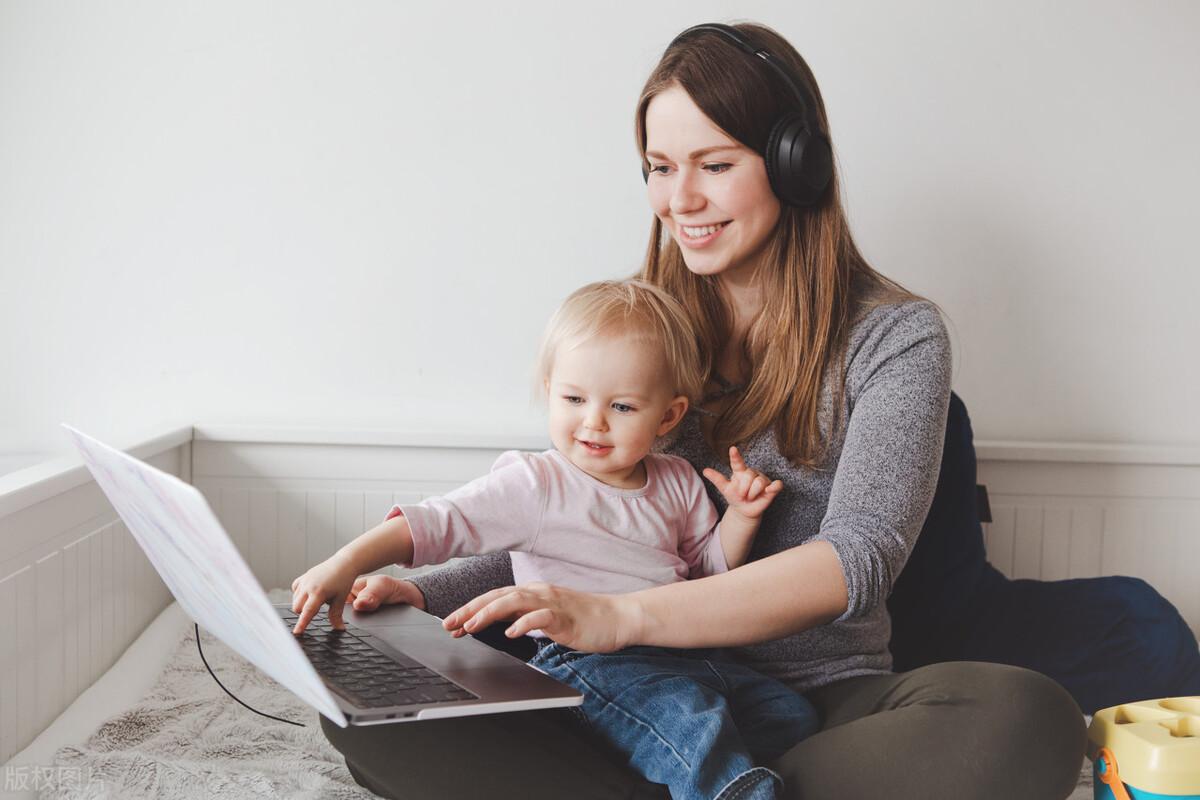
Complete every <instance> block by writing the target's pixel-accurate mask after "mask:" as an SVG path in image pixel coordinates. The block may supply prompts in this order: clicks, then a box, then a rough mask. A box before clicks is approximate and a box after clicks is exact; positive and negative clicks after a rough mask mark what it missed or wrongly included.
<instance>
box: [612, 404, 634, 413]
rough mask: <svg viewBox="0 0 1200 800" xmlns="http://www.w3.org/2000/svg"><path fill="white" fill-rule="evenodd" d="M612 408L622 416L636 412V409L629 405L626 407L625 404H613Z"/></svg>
mask: <svg viewBox="0 0 1200 800" xmlns="http://www.w3.org/2000/svg"><path fill="white" fill-rule="evenodd" d="M612 407H613V410H614V411H618V412H620V413H622V414H628V413H629V412H630V411H637V409H636V408H634V407H633V406H631V405H626V404H625V403H613V405H612Z"/></svg>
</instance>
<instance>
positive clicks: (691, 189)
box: [671, 170, 704, 214]
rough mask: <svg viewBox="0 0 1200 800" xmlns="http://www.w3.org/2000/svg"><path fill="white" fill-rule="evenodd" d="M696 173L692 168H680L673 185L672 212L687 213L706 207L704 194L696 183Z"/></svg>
mask: <svg viewBox="0 0 1200 800" xmlns="http://www.w3.org/2000/svg"><path fill="white" fill-rule="evenodd" d="M696 177H697V176H696V175H695V174H694V173H692V172H691V171H690V170H680V172H679V173H678V175H677V176H676V177H675V185H674V186H672V187H671V213H672V214H687V213H689V212H692V211H698V210H700V209H701V208H703V207H704V195H703V194H702V193H701V192H700V191H699V187H698V186H697V185H696Z"/></svg>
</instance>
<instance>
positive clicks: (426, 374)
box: [0, 0, 1200, 453]
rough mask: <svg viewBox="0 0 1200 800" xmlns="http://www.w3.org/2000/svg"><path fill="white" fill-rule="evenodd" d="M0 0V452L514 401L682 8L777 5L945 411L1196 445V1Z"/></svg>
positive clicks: (518, 423) (1053, 436) (453, 420)
mask: <svg viewBox="0 0 1200 800" xmlns="http://www.w3.org/2000/svg"><path fill="white" fill-rule="evenodd" d="M596 5H597V4H571V3H551V2H539V3H520V4H512V3H502V4H501V3H485V2H479V1H475V2H458V3H445V4H433V3H424V4H419V5H418V4H402V3H398V2H391V3H385V2H354V3H337V4H334V3H327V2H316V1H315V0H306V1H305V2H294V1H291V0H289V2H286V3H285V2H263V3H242V2H230V1H229V0H222V1H221V2H189V3H178V2H164V3H155V2H140V3H139V2H105V3H84V2H50V3H48V2H41V1H40V0H4V2H2V3H0V451H3V452H7V453H55V452H60V451H63V450H65V447H66V441H65V439H64V437H63V436H62V435H61V434H60V433H59V432H58V430H57V427H56V425H57V423H58V422H59V421H63V420H67V421H71V422H73V423H74V424H76V425H79V426H81V427H83V428H84V429H85V430H90V431H93V432H95V433H97V434H99V435H106V436H124V435H126V434H128V433H130V432H133V431H139V430H145V429H148V428H150V427H152V426H153V425H155V424H157V423H159V422H163V421H168V420H179V421H185V422H191V421H195V420H203V421H207V422H212V421H218V420H221V421H246V422H256V421H270V422H286V423H302V424H303V423H319V422H322V421H332V422H336V423H337V424H339V425H340V426H341V427H346V425H347V424H355V423H358V422H361V423H363V424H372V425H380V424H383V425H386V426H389V427H397V428H423V427H440V428H445V427H448V426H450V425H454V426H456V427H460V428H466V429H478V430H487V431H495V430H513V429H519V430H522V431H532V432H536V431H538V430H539V428H540V422H539V420H540V417H539V414H538V413H537V411H536V409H535V408H533V407H531V404H530V392H529V389H528V386H529V365H530V362H531V360H532V355H533V349H534V346H535V343H536V339H537V336H538V334H539V332H540V328H541V325H542V323H543V320H544V319H545V317H546V316H547V315H548V313H549V312H550V311H551V310H552V308H553V306H554V305H555V303H556V302H557V301H558V300H559V299H560V298H561V297H562V296H563V295H564V294H565V293H567V292H568V291H569V290H570V289H572V288H574V287H575V286H577V285H578V284H580V283H583V282H585V281H588V280H592V279H598V278H601V277H608V276H616V275H622V274H626V273H629V272H631V271H632V270H633V269H634V268H635V267H636V266H637V263H638V261H639V259H640V256H641V254H642V251H643V249H644V243H645V237H646V233H647V230H648V222H649V212H648V210H647V209H646V207H645V202H644V188H643V185H642V183H641V180H640V176H639V173H638V164H637V161H636V156H635V151H634V147H633V136H632V125H631V114H632V109H633V104H634V101H635V99H636V96H637V93H638V91H639V89H640V87H641V84H642V81H643V80H644V78H645V76H646V74H647V73H648V71H649V69H650V68H651V66H652V65H653V64H654V62H655V60H656V59H657V57H658V55H659V54H660V53H661V51H662V48H663V47H664V46H665V45H666V44H667V42H668V41H669V40H670V38H671V37H672V35H673V34H674V33H676V32H677V31H679V30H681V29H682V28H684V27H685V26H687V25H690V24H693V23H696V22H701V21H710V20H719V21H729V20H733V19H741V18H750V19H757V20H761V21H763V22H766V23H767V24H770V25H772V26H774V27H776V28H777V29H779V30H780V31H781V32H782V33H784V34H785V35H786V36H788V37H789V38H790V39H791V40H792V41H793V42H794V43H795V44H796V45H797V46H798V47H799V49H800V50H801V52H803V53H804V54H805V56H806V57H807V58H808V59H809V61H810V63H811V64H812V66H813V68H814V70H815V72H816V74H817V77H818V79H819V80H820V82H821V85H822V88H823V90H824V93H825V97H826V102H827V105H828V108H829V112H830V115H831V119H832V125H833V134H834V142H835V147H836V148H837V150H838V154H839V160H840V163H841V166H842V169H843V177H844V180H845V182H846V194H847V197H848V203H849V208H850V211H851V214H852V217H853V221H854V224H855V230H856V232H857V235H858V237H859V241H860V244H861V245H862V246H863V248H864V249H865V251H866V253H867V254H868V256H869V257H870V258H871V259H872V260H873V262H874V264H875V266H876V267H878V268H879V269H880V270H882V271H883V272H885V273H887V274H889V275H891V276H893V277H895V278H897V279H899V280H900V281H902V282H904V283H906V284H908V285H909V286H911V287H912V288H914V289H916V290H918V291H920V292H922V293H925V294H926V295H927V296H929V297H931V298H932V299H934V300H936V301H938V302H939V303H940V304H941V305H942V307H943V308H944V309H945V310H946V312H947V313H948V315H949V316H950V318H951V320H952V323H953V326H954V335H955V339H956V346H957V351H956V353H957V355H956V359H957V375H956V380H955V385H956V388H957V390H958V391H959V392H960V393H961V394H962V395H963V396H964V397H965V399H966V400H967V402H968V405H969V407H970V408H971V410H972V416H973V418H974V421H975V424H976V432H977V436H980V437H981V438H988V439H1032V440H1063V441H1092V442H1134V443H1142V444H1152V443H1183V444H1191V445H1195V444H1200V417H1198V416H1197V415H1196V413H1195V402H1194V401H1195V398H1196V397H1197V396H1200V392H1198V390H1200V370H1197V369H1195V347H1196V345H1197V343H1198V342H1200V322H1198V321H1197V315H1196V314H1194V313H1193V304H1194V297H1196V296H1197V294H1198V290H1200V278H1198V277H1197V269H1196V258H1195V256H1194V251H1193V248H1192V244H1193V237H1194V230H1195V227H1196V222H1197V221H1198V216H1200V214H1198V205H1197V201H1196V199H1195V195H1194V187H1195V186H1196V185H1197V183H1198V182H1200V155H1198V153H1197V148H1196V146H1195V142H1196V141H1200V102H1197V101H1198V100H1200V90H1198V89H1197V81H1196V76H1197V75H1198V74H1200V49H1198V48H1196V47H1195V41H1196V38H1197V34H1198V33H1200V4H1196V3H1192V2H1187V1H1186V0H1182V1H1180V2H1150V3H1133V2H1116V1H1115V0H1105V1H1104V2H1092V1H1086V2H1085V0H1073V1H1072V2H1063V3H1054V4H1047V3H1043V2H1040V0H1018V1H1017V2H1013V1H1012V0H1009V1H1008V2H1004V3H1000V2H993V3H990V4H987V5H986V6H985V5H982V4H978V3H971V4H963V3H958V2H952V1H951V0H926V1H925V2H921V3H908V4H897V3H891V2H886V0H871V1H870V2H856V3H843V4H833V3H818V2H803V3H797V2H794V0H789V1H788V2H782V1H781V0H772V1H770V2H768V1H767V0H759V1H758V2H741V3H726V2H712V1H711V0H702V1H697V0H689V1H688V2H670V3H656V4H653V5H651V6H649V7H638V8H637V9H636V10H635V7H634V6H628V8H625V7H623V6H622V4H612V7H611V8H604V7H600V8H598V7H596Z"/></svg>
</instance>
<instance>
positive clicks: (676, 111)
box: [645, 85, 780, 281]
mask: <svg viewBox="0 0 1200 800" xmlns="http://www.w3.org/2000/svg"><path fill="white" fill-rule="evenodd" d="M645 124H646V159H647V161H648V162H649V165H650V176H649V178H648V179H647V183H646V186H647V194H648V195H649V198H650V207H651V208H652V209H654V213H655V214H656V215H657V216H658V218H659V219H660V220H661V221H662V224H663V225H664V226H665V227H666V229H667V230H668V231H669V232H670V233H671V236H672V238H674V239H675V241H676V242H678V243H679V248H680V250H681V251H682V252H683V260H684V262H685V263H686V264H687V268H688V269H689V270H690V271H692V272H694V273H696V274H698V275H721V276H723V277H724V278H727V279H728V278H732V279H737V280H740V281H745V280H746V279H747V278H748V277H749V275H750V274H751V272H752V271H753V269H754V266H755V265H756V264H757V262H758V259H759V258H760V257H761V256H762V253H763V251H764V250H765V249H766V246H767V242H768V240H769V239H770V236H771V232H772V231H773V230H774V228H775V223H776V222H777V221H778V220H779V212H780V206H779V200H778V198H776V197H775V194H774V192H772V191H771V184H770V182H769V181H768V179H767V168H766V164H765V163H764V162H763V159H762V156H760V155H758V154H757V153H755V152H754V151H753V150H751V149H750V148H748V147H746V146H745V145H743V144H741V143H739V142H738V141H736V140H735V139H733V138H731V137H730V136H729V135H728V134H727V133H725V132H724V131H722V130H721V129H720V128H718V127H717V126H716V125H715V124H714V123H713V121H712V120H710V119H709V118H708V117H707V116H705V114H704V112H703V111H701V110H700V108H699V107H698V106H697V105H696V103H695V102H694V101H693V100H692V98H691V97H690V96H689V95H688V93H687V92H685V91H684V90H683V88H682V87H680V86H678V85H676V86H672V87H671V88H670V89H667V90H666V91H664V92H662V93H660V94H658V95H655V96H654V98H653V99H652V100H651V101H650V103H649V105H648V106H647V107H646V123H645Z"/></svg>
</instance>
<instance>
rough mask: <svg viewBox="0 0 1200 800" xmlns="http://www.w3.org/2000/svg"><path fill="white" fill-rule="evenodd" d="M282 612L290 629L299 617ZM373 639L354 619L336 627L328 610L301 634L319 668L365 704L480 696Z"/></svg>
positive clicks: (341, 689) (306, 651)
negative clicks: (385, 649)
mask: <svg viewBox="0 0 1200 800" xmlns="http://www.w3.org/2000/svg"><path fill="white" fill-rule="evenodd" d="M280 617H281V618H282V619H283V622H284V624H286V625H287V626H288V630H289V631H290V630H291V629H292V628H294V627H296V620H298V619H299V618H300V617H299V615H298V614H294V613H292V612H290V611H288V612H284V611H283V610H280ZM373 640H375V637H373V636H371V634H370V633H368V632H367V631H365V630H363V629H362V628H358V627H355V626H353V625H351V624H349V623H346V630H344V631H339V630H336V629H334V627H333V626H332V625H331V624H330V622H329V618H328V617H326V616H325V615H324V614H320V615H318V616H316V617H313V619H312V621H311V622H310V623H308V627H307V628H305V629H304V633H302V634H300V635H299V636H297V637H296V641H297V642H299V643H300V648H301V649H302V650H303V651H304V654H305V655H306V656H308V660H309V661H311V662H312V665H313V668H314V669H316V671H317V673H318V674H319V675H321V676H322V677H324V678H325V679H326V680H328V681H329V682H330V683H331V684H332V685H333V687H334V688H335V689H337V690H338V691H339V692H340V693H341V694H342V695H344V696H345V697H346V698H347V699H349V700H350V701H351V702H353V703H354V704H355V705H357V706H360V707H362V708H384V707H386V706H407V705H429V704H433V703H455V702H459V701H462V700H478V699H479V697H478V696H477V695H475V694H472V693H471V692H469V691H467V690H466V689H464V688H462V687H461V686H459V685H458V684H456V683H454V681H452V680H450V679H449V678H446V677H444V676H442V675H439V674H438V673H436V672H434V671H433V670H431V669H429V668H428V667H426V666H424V665H422V664H421V663H420V662H418V661H416V660H415V659H412V658H410V657H408V656H406V655H404V654H402V653H398V652H394V651H393V653H394V654H393V653H384V652H381V651H380V650H379V648H377V647H375V646H374V644H372V641H373Z"/></svg>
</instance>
